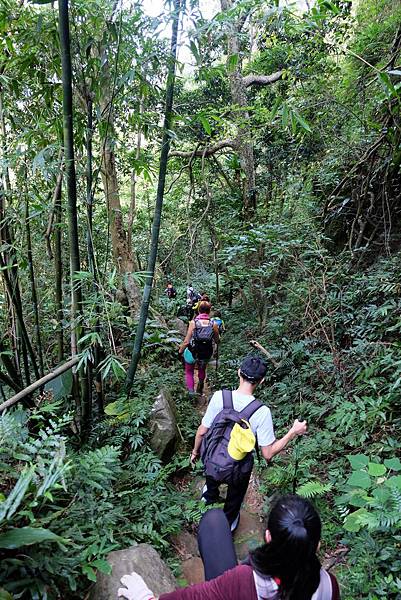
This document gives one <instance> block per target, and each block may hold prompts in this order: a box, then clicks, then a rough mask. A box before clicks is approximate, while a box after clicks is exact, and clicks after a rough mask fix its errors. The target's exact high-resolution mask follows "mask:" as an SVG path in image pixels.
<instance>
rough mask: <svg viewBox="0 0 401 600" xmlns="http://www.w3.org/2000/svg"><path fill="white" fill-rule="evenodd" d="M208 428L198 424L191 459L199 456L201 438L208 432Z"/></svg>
mask: <svg viewBox="0 0 401 600" xmlns="http://www.w3.org/2000/svg"><path fill="white" fill-rule="evenodd" d="M208 430H209V428H208V427H205V426H204V425H202V424H201V425H199V427H198V431H197V432H196V436H195V442H194V449H193V450H192V452H191V460H192V459H195V458H197V457H198V456H199V449H200V447H201V443H202V440H203V436H204V435H205V434H206V433H207V432H208Z"/></svg>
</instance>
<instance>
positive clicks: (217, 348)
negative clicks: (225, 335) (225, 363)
mask: <svg viewBox="0 0 401 600" xmlns="http://www.w3.org/2000/svg"><path fill="white" fill-rule="evenodd" d="M218 368H219V344H217V346H216V374H217V371H218Z"/></svg>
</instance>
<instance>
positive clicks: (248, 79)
mask: <svg viewBox="0 0 401 600" xmlns="http://www.w3.org/2000/svg"><path fill="white" fill-rule="evenodd" d="M282 76H283V71H276V73H272V74H271V75H245V77H243V78H242V81H243V84H244V86H245V87H246V88H248V87H250V86H251V85H270V84H271V83H275V82H276V81H278V80H279V79H281V78H282Z"/></svg>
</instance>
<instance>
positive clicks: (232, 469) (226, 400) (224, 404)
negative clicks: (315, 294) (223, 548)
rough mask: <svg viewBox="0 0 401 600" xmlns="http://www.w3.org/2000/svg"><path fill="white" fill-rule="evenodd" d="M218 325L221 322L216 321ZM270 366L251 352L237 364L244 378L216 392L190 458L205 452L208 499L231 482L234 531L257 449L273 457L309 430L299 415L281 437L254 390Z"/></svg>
mask: <svg viewBox="0 0 401 600" xmlns="http://www.w3.org/2000/svg"><path fill="white" fill-rule="evenodd" d="M215 327H216V325H215ZM266 371H267V366H266V363H265V361H264V360H263V359H261V358H259V357H256V356H247V357H246V358H244V360H243V361H242V363H241V366H240V368H239V370H238V376H239V379H240V384H239V387H238V389H237V390H235V391H233V392H231V391H229V390H222V391H219V392H215V393H214V394H213V396H212V398H211V400H210V402H209V406H208V407H207V410H206V413H205V415H204V417H203V419H202V423H201V425H199V428H198V431H197V432H196V437H195V444H194V448H193V450H192V454H191V462H192V463H194V462H195V461H196V459H197V458H198V457H199V455H200V456H201V459H202V462H203V466H204V468H205V473H206V485H205V487H204V488H203V493H202V497H203V498H204V500H205V501H206V504H214V503H215V502H218V500H219V486H220V485H221V484H222V483H227V484H228V489H227V497H226V501H225V503H224V512H225V514H226V516H227V519H228V522H229V523H230V526H231V530H232V531H235V529H236V528H237V526H238V523H239V518H240V509H241V504H242V501H243V499H244V497H245V494H246V491H247V489H248V484H249V479H250V476H251V472H252V467H253V449H254V448H255V445H258V446H259V447H260V449H261V451H262V455H263V458H264V459H265V460H266V461H267V462H269V461H270V460H271V459H272V458H273V456H275V455H276V454H278V453H279V452H280V451H281V450H283V449H284V448H285V447H286V446H287V444H288V443H289V442H290V441H291V440H293V439H295V438H296V437H297V436H299V435H303V434H304V433H306V431H307V425H306V421H302V422H301V421H298V420H295V421H294V424H293V426H292V427H291V429H290V430H289V431H288V432H287V433H286V434H285V436H284V437H282V438H281V439H279V440H276V438H275V435H274V430H273V422H272V417H271V413H270V409H269V408H268V407H267V406H265V405H264V404H262V403H261V402H259V401H258V400H255V397H254V395H253V394H254V391H255V388H256V387H257V386H258V385H259V383H261V382H263V379H264V377H265V375H266Z"/></svg>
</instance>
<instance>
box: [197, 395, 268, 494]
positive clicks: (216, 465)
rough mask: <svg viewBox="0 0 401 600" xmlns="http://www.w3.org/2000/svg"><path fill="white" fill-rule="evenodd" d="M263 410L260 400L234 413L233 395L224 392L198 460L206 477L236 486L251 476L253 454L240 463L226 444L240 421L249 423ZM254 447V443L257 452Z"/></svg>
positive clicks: (241, 423) (250, 453)
mask: <svg viewBox="0 0 401 600" xmlns="http://www.w3.org/2000/svg"><path fill="white" fill-rule="evenodd" d="M262 406H264V405H263V404H262V403H261V402H259V400H252V402H250V403H249V404H248V406H246V407H245V408H244V409H243V410H242V411H241V412H238V411H236V410H235V409H234V405H233V395H232V392H231V391H230V390H223V409H222V410H221V411H220V412H219V414H218V415H216V417H215V418H214V421H213V423H212V425H211V427H210V429H209V431H208V432H207V433H206V434H205V436H204V437H203V440H202V445H201V452H200V456H201V459H202V462H203V466H204V468H205V474H206V475H207V476H209V477H212V478H213V479H214V480H215V481H218V482H219V483H230V484H234V485H235V484H236V483H237V482H239V481H240V480H241V479H243V478H244V476H248V475H249V474H250V472H251V471H252V467H253V452H249V453H248V454H247V455H246V456H245V457H244V458H243V459H242V460H235V459H233V458H231V456H230V455H229V453H228V443H229V441H230V435H231V430H232V428H233V427H234V425H235V423H239V424H240V425H243V419H244V420H245V421H248V422H249V419H250V418H251V417H252V415H253V414H254V413H255V412H256V411H257V410H259V408H261V407H262ZM255 437H256V436H255ZM257 444H258V441H257V440H256V448H257Z"/></svg>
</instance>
